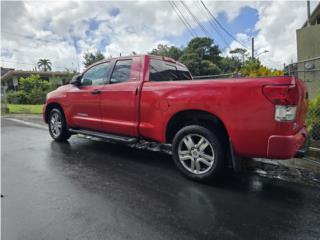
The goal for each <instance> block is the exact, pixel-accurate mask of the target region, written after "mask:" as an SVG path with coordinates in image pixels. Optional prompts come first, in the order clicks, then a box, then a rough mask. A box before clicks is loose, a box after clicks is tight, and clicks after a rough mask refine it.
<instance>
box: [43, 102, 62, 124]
mask: <svg viewBox="0 0 320 240" xmlns="http://www.w3.org/2000/svg"><path fill="white" fill-rule="evenodd" d="M54 108H58V109H59V110H61V112H62V114H63V115H64V111H63V108H62V106H61V104H59V103H57V102H52V103H49V104H48V105H47V106H46V109H45V112H44V121H45V122H46V123H48V118H49V114H50V112H51V110H52V109H54ZM64 117H65V116H64Z"/></svg>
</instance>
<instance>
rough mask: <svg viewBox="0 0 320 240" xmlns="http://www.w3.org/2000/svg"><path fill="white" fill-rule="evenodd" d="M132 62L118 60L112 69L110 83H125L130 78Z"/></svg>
mask: <svg viewBox="0 0 320 240" xmlns="http://www.w3.org/2000/svg"><path fill="white" fill-rule="evenodd" d="M131 64H132V60H131V59H130V60H119V61H117V62H116V65H115V67H114V69H113V73H112V75H111V79H110V83H121V82H127V81H128V80H129V77H130V71H131Z"/></svg>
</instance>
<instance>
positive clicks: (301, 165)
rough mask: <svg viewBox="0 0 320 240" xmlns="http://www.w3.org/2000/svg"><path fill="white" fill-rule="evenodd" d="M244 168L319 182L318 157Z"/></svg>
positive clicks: (250, 163) (37, 121)
mask: <svg viewBox="0 0 320 240" xmlns="http://www.w3.org/2000/svg"><path fill="white" fill-rule="evenodd" d="M2 117H4V118H11V119H17V120H20V121H24V122H27V123H30V124H34V125H38V126H40V127H42V128H43V127H47V125H46V124H45V123H44V122H43V119H42V115H41V114H6V115H4V116H2ZM244 167H245V169H246V170H249V171H254V172H255V173H257V174H259V175H262V176H266V177H272V178H278V179H282V180H285V181H290V182H303V183H306V184H312V185H313V184H317V185H319V184H320V158H319V157H317V156H306V157H304V158H293V159H290V160H268V159H263V158H255V159H246V160H245V162H244Z"/></svg>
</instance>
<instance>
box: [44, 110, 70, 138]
mask: <svg viewBox="0 0 320 240" xmlns="http://www.w3.org/2000/svg"><path fill="white" fill-rule="evenodd" d="M59 123H60V124H59ZM48 127H49V133H50V135H51V137H52V138H53V139H54V140H55V141H57V142H65V141H67V140H68V139H69V138H70V136H71V134H70V132H69V131H68V128H67V123H66V119H65V117H64V114H63V112H62V111H61V110H60V109H58V108H53V109H52V110H51V111H50V114H49V118H48Z"/></svg>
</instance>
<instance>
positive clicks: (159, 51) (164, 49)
mask: <svg viewBox="0 0 320 240" xmlns="http://www.w3.org/2000/svg"><path fill="white" fill-rule="evenodd" d="M150 54H152V55H157V56H164V57H170V58H173V59H175V60H178V59H179V58H180V56H181V54H182V50H181V49H179V48H177V47H175V46H171V47H169V46H168V45H165V44H159V45H158V46H157V48H154V49H152V51H151V52H150Z"/></svg>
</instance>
